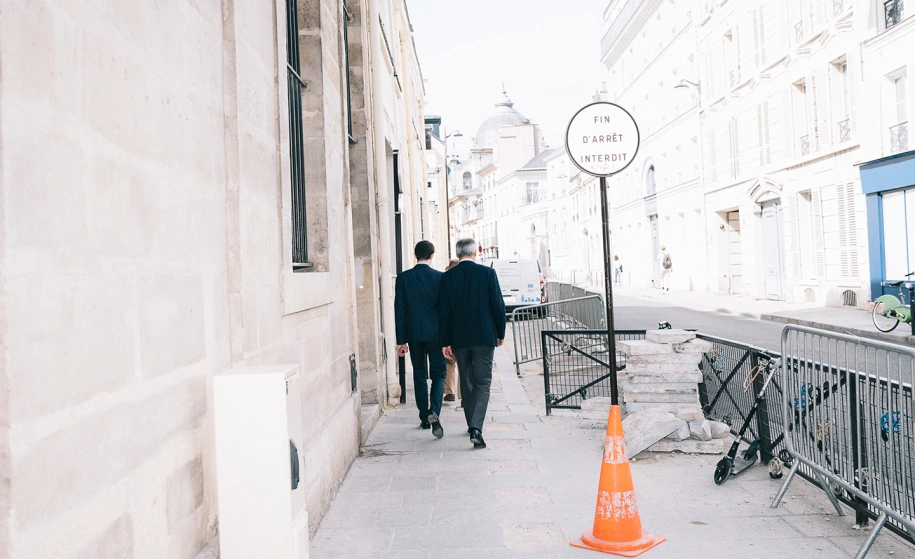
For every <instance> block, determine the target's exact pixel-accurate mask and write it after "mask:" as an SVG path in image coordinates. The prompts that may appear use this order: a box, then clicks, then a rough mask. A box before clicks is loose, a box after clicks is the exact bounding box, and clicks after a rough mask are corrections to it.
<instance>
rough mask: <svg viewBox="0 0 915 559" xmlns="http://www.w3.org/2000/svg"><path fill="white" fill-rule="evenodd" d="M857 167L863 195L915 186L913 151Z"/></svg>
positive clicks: (914, 156) (914, 151)
mask: <svg viewBox="0 0 915 559" xmlns="http://www.w3.org/2000/svg"><path fill="white" fill-rule="evenodd" d="M858 167H859V171H860V173H861V190H862V192H864V194H874V193H876V192H884V191H887V190H896V189H897V188H908V187H912V186H915V150H913V151H907V152H904V153H897V154H894V155H890V156H889V157H881V158H880V159H875V160H873V161H868V162H866V163H860V164H859V165H858Z"/></svg>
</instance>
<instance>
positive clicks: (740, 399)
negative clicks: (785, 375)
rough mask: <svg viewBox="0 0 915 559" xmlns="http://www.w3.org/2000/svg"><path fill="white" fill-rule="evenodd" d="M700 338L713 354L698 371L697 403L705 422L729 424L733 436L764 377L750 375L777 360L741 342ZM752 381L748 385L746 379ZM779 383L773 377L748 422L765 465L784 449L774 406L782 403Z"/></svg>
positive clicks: (778, 380) (772, 353)
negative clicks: (699, 374)
mask: <svg viewBox="0 0 915 559" xmlns="http://www.w3.org/2000/svg"><path fill="white" fill-rule="evenodd" d="M697 337H698V338H700V339H703V340H706V341H708V342H711V344H712V351H710V352H709V353H706V354H705V355H703V356H702V361H701V362H700V363H699V369H700V370H701V371H702V383H700V384H699V403H700V404H701V405H702V411H703V412H704V413H705V416H706V417H707V418H708V419H714V420H715V421H720V422H722V423H726V424H728V426H730V428H731V432H732V433H734V434H735V435H736V434H737V430H738V429H740V426H741V425H743V422H744V420H746V418H747V415H748V414H749V413H750V409H751V408H752V407H753V401H754V400H755V399H756V395H757V394H759V391H760V390H761V389H762V386H763V383H764V382H765V378H764V377H765V375H753V376H751V375H752V372H754V371H758V370H759V368H764V367H765V365H766V363H767V362H768V361H769V360H771V359H775V358H778V357H779V354H778V353H777V352H773V351H767V350H765V349H762V348H759V347H755V346H752V345H748V344H743V343H740V342H735V341H731V340H726V339H722V338H715V337H712V336H705V335H702V334H699V335H698V336H697ZM751 378H752V379H753V380H752V381H751V382H749V383H748V382H747V379H751ZM780 382H781V380H780V379H778V378H773V379H772V382H770V383H769V386H768V387H766V398H765V399H763V400H761V401H760V403H759V408H758V409H757V411H756V415H755V416H754V417H753V419H752V420H751V421H750V425H749V427H748V435H749V437H752V439H751V442H752V441H753V440H759V442H760V453H761V455H762V461H763V462H764V463H768V462H769V460H770V459H771V458H772V457H773V456H777V455H778V453H779V452H780V451H781V450H782V449H783V448H784V437H783V436H781V433H782V428H781V425H782V420H781V410H780V409H779V408H778V407H777V406H773V404H774V403H775V402H781V401H782V390H781V386H780Z"/></svg>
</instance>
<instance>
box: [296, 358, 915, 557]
mask: <svg viewBox="0 0 915 559" xmlns="http://www.w3.org/2000/svg"><path fill="white" fill-rule="evenodd" d="M495 362H496V367H497V368H496V371H495V379H494V382H493V401H498V402H501V403H503V404H504V405H505V406H506V407H507V408H508V409H509V410H512V411H495V410H494V411H493V413H491V414H490V416H489V418H488V420H487V422H486V424H485V426H484V436H485V437H486V440H487V442H488V443H489V448H487V449H485V450H477V449H474V448H473V446H472V445H471V444H470V441H469V438H468V436H467V434H466V427H467V426H466V424H465V423H464V414H463V413H462V411H461V410H459V409H458V403H446V404H445V407H444V408H443V410H442V414H441V418H442V424H443V426H444V429H445V437H444V438H443V439H435V438H434V437H432V434H431V432H430V431H425V430H421V429H419V419H418V417H417V413H416V410H415V408H414V407H412V406H413V405H412V403H411V402H408V404H407V405H405V406H398V407H397V408H394V409H388V410H386V411H385V415H384V416H383V417H382V418H381V419H380V420H379V422H378V425H377V426H376V428H375V430H374V431H373V433H372V434H371V436H370V437H369V440H368V441H367V444H366V445H365V446H364V448H363V453H362V456H360V457H359V458H358V459H357V460H356V462H355V463H354V465H353V467H352V468H351V470H350V472H349V474H348V475H347V477H346V479H345V480H344V482H343V484H342V486H341V487H340V489H339V491H338V493H337V495H336V497H335V498H334V501H333V503H332V504H331V506H330V508H329V510H328V512H327V514H326V515H325V517H324V519H323V520H322V521H321V523H320V525H319V527H318V530H317V533H316V534H315V536H314V537H313V538H312V542H311V559H329V558H338V557H345V558H347V559H457V558H460V559H521V558H523V559H588V558H597V557H603V556H604V555H599V554H597V553H594V552H591V551H588V550H582V549H577V548H573V547H571V546H570V545H569V541H571V540H572V539H574V538H576V537H578V536H579V535H580V534H581V533H582V532H583V531H585V530H587V529H588V528H590V526H591V524H592V523H593V515H594V505H595V498H596V488H597V481H598V476H599V473H600V459H601V456H602V452H603V439H604V432H603V431H602V430H599V429H581V428H580V427H579V422H578V420H577V419H576V418H574V417H566V416H563V415H562V414H555V415H553V416H550V417H547V416H545V415H544V414H543V412H542V409H543V404H542V399H543V394H542V388H543V379H542V378H541V377H531V378H525V379H524V381H525V383H528V390H527V391H525V387H524V386H522V383H521V380H520V379H518V377H517V376H516V375H515V370H514V367H513V366H512V364H511V362H510V358H509V356H508V353H507V352H506V351H505V350H504V349H502V350H499V351H497V352H496V359H495ZM409 393H410V394H411V395H412V390H410V391H409ZM520 395H524V396H525V398H527V399H528V401H527V403H525V402H523V401H522V400H521V398H520ZM515 409H517V410H520V411H514V410H515ZM717 460H718V457H717V456H698V455H697V456H691V455H684V454H676V455H663V454H652V453H643V454H642V455H640V456H639V457H638V458H637V459H636V460H635V461H634V462H633V463H632V464H631V468H632V475H633V480H634V483H635V487H636V494H637V499H638V504H639V510H640V515H641V519H642V525H643V527H644V529H645V530H646V531H655V532H659V533H661V534H663V535H665V536H666V537H667V542H665V543H663V544H662V545H661V546H659V547H657V548H655V549H653V550H651V551H650V552H649V553H648V554H646V555H645V557H648V558H650V559H697V558H702V559H733V558H734V557H747V558H750V559H754V558H765V559H769V558H771V557H803V558H804V559H844V558H851V557H854V554H855V552H856V550H857V548H858V546H859V545H860V544H861V542H862V541H863V539H864V538H865V537H866V535H867V533H866V532H864V531H859V530H854V529H853V528H852V524H853V522H854V517H853V515H850V516H847V517H844V518H842V517H838V516H836V515H835V514H834V513H833V512H831V511H832V507H831V505H830V503H829V501H828V500H827V499H826V497H825V496H824V495H822V493H821V492H820V491H818V490H817V489H816V488H814V487H813V486H811V485H810V484H807V483H805V482H803V481H800V480H799V481H797V482H795V483H794V484H793V485H792V486H791V488H790V490H789V492H788V495H787V496H786V498H785V500H784V502H783V505H782V506H781V507H779V508H777V509H771V508H769V503H770V501H771V499H772V496H773V495H774V494H775V492H776V491H777V490H778V487H779V483H778V482H777V481H773V480H771V479H769V477H768V473H767V471H766V470H765V468H761V467H754V468H751V469H749V470H747V471H746V472H745V473H743V474H742V475H741V476H739V477H735V478H732V479H730V480H729V481H728V482H727V483H726V484H724V485H722V486H717V485H715V484H714V482H713V480H712V474H713V472H714V467H715V463H716V462H717ZM901 557H915V548H913V547H912V546H909V545H908V544H906V543H905V542H903V541H902V540H901V539H900V538H898V537H896V536H895V535H893V534H891V533H889V532H888V531H884V532H883V533H881V535H880V537H879V538H878V539H877V542H876V544H875V546H874V548H873V550H872V551H871V553H870V554H869V555H868V558H869V559H890V558H891V559H897V558H901Z"/></svg>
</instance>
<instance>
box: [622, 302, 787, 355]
mask: <svg viewBox="0 0 915 559" xmlns="http://www.w3.org/2000/svg"><path fill="white" fill-rule="evenodd" d="M613 301H614V318H615V322H616V323H615V326H616V329H617V330H645V329H652V328H657V327H658V323H659V322H665V321H666V322H670V324H671V326H673V327H674V328H695V329H696V330H698V331H699V332H701V333H703V334H707V335H710V336H716V337H719V338H725V339H728V340H733V341H737V342H743V343H745V344H750V345H755V346H757V347H761V348H763V349H770V350H774V351H780V345H781V341H780V340H781V332H782V328H784V326H785V325H784V324H779V323H776V322H769V321H767V320H758V319H755V318H747V317H745V316H741V315H734V314H726V313H720V312H705V311H696V310H692V309H686V308H683V307H676V306H669V305H665V304H664V303H663V302H662V301H647V300H643V299H635V298H632V297H622V296H616V297H614V298H613Z"/></svg>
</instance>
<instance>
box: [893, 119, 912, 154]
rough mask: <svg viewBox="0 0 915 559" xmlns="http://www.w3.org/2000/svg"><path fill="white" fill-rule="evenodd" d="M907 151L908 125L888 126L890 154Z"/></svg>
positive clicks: (901, 123) (904, 123) (906, 123)
mask: <svg viewBox="0 0 915 559" xmlns="http://www.w3.org/2000/svg"><path fill="white" fill-rule="evenodd" d="M907 149H909V123H908V122H900V123H899V124H897V125H896V126H890V153H900V152H903V151H906V150H907Z"/></svg>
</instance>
